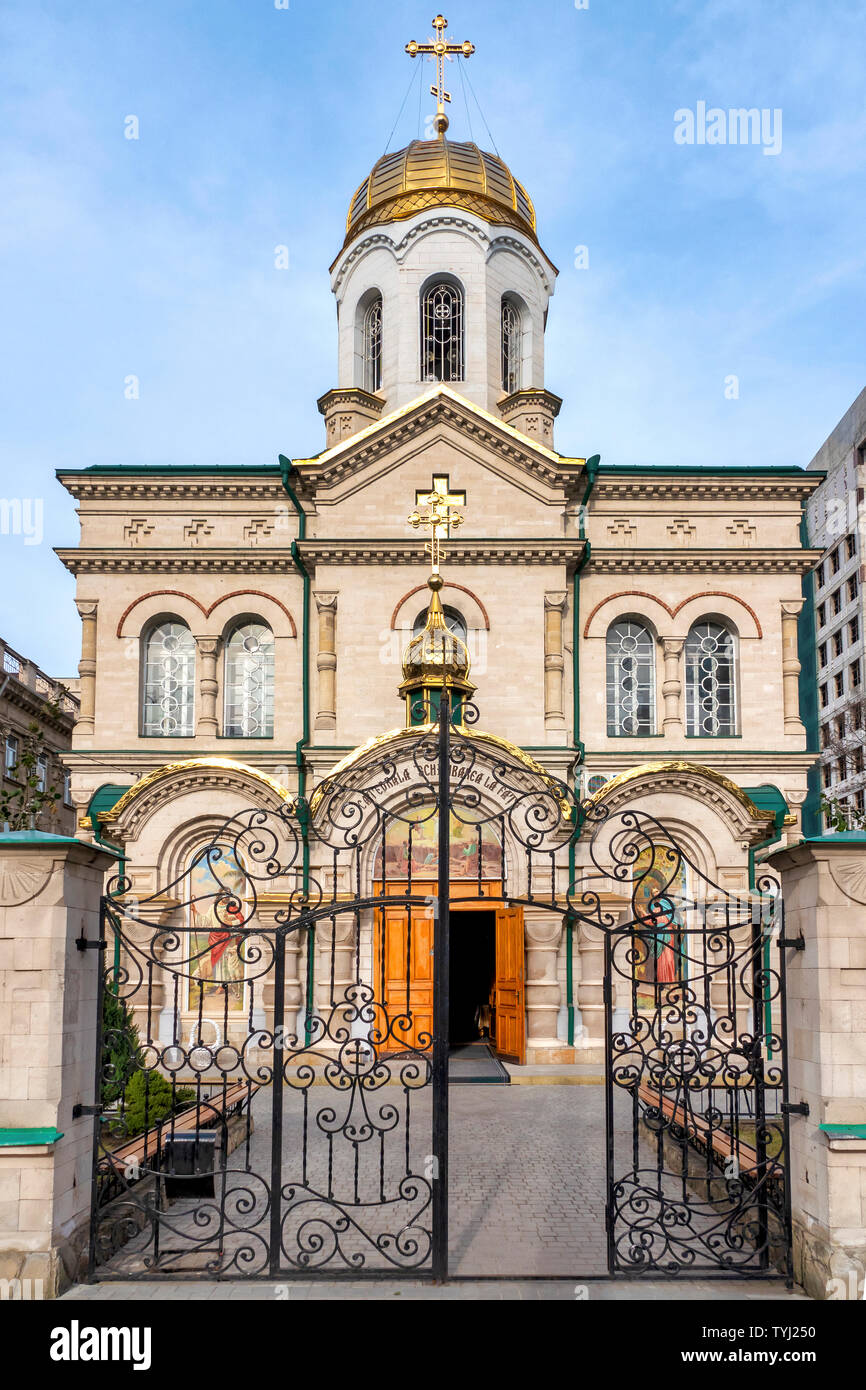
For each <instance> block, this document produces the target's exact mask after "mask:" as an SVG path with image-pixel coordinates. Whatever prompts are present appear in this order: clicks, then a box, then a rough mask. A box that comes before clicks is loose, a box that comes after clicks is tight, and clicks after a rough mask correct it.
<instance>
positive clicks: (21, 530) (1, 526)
mask: <svg viewBox="0 0 866 1390" xmlns="http://www.w3.org/2000/svg"><path fill="white" fill-rule="evenodd" d="M42 518H43V502H42V498H41V497H0V536H23V537H24V544H25V545H41V544H42V536H43V529H42Z"/></svg>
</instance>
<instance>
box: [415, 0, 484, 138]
mask: <svg viewBox="0 0 866 1390" xmlns="http://www.w3.org/2000/svg"><path fill="white" fill-rule="evenodd" d="M433 28H434V29H435V31H436V32H435V33H434V35H433V38H432V39H431V40H430V42H429V43H418V42H416V40H415V39H412V40H411V42H410V43H407V45H406V52H407V53H408V54H409V57H410V58H417V57H418V56H419V54H421V55H422V56H427V57H430V58H435V59H436V82H435V84H434V85H433V86H432V87H431V88H430V91H431V92H432V94H433V96H434V97H435V98H436V134H437V135H438V136H439V139H440V140H442V139H444V137H445V132H446V130H447V129H448V117H447V116H446V115H445V103H446V101H450V100H451V93H450V92H446V90H445V60H446V58H447V59H448V61H449V62H450V61H451V58H452V55H453V54H455V53H456V54H459V55H460V56H461V57H463V58H471V57H472V54H473V53H474V52H475V45H474V43H470V42H469V40H468V39H464V41H463V43H448V41H447V39H446V38H445V30H446V29H447V28H448V20H447V19H446V18H445V16H444V15H441V14H437V16H436V18H435V19H434V21H433Z"/></svg>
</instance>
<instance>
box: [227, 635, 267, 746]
mask: <svg viewBox="0 0 866 1390" xmlns="http://www.w3.org/2000/svg"><path fill="white" fill-rule="evenodd" d="M223 685H224V691H225V702H224V703H225V717H224V720H223V733H224V734H225V735H226V736H227V737H229V738H273V736H274V634H273V633H272V632H271V629H270V628H269V627H268V626H267V624H266V623H262V622H258V621H256V620H254V619H249V620H246V621H244V622H243V623H239V624H238V626H237V627H236V628H234V630H233V631H232V633H231V635H230V636H229V639H228V641H227V642H226V649H225V679H224V682H223Z"/></svg>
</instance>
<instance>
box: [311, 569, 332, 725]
mask: <svg viewBox="0 0 866 1390" xmlns="http://www.w3.org/2000/svg"><path fill="white" fill-rule="evenodd" d="M315 597H316V607H317V609H318V610H319V650H318V655H317V657H316V668H317V670H318V672H319V708H318V712H317V714H316V728H317V729H336V727H337V595H336V594H316V596H315Z"/></svg>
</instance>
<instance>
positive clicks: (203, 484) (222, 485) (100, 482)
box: [57, 466, 286, 509]
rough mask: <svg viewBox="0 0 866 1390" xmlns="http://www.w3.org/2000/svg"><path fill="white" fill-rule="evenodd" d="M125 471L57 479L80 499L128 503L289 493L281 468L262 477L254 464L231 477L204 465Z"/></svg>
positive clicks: (250, 499) (247, 500) (244, 499)
mask: <svg viewBox="0 0 866 1390" xmlns="http://www.w3.org/2000/svg"><path fill="white" fill-rule="evenodd" d="M126 473H127V474H128V476H121V475H120V474H119V473H92V474H90V473H88V474H83V473H64V472H58V474H57V479H58V481H59V482H60V483H62V485H63V486H64V487H65V488H66V491H67V492H69V493H71V494H72V496H73V497H74V498H76V500H77V501H79V502H89V501H100V502H106V501H117V502H125V503H130V504H131V503H133V502H144V501H154V502H156V501H158V502H165V501H168V500H169V499H171V500H177V501H181V500H182V501H192V502H195V503H196V504H197V507H198V508H199V509H201V506H202V503H203V502H205V501H206V500H217V499H228V500H231V501H236V502H239V503H243V504H244V506H249V505H250V504H253V505H254V504H255V503H257V502H258V503H263V502H267V503H273V502H279V503H282V504H283V505H285V503H286V494H285V491H284V489H283V485H282V482H281V481H280V476H279V472H278V471H276V470H275V475H272V476H267V477H263V476H262V474H261V473H260V472H258V471H257V470H256V469H253V468H251V469H250V470H249V473H248V474H245V473H244V472H243V471H242V470H239V471H238V472H237V473H235V474H232V476H231V477H228V478H227V477H220V476H219V475H218V474H215V473H209V472H208V470H207V468H202V469H200V470H199V472H198V473H197V474H195V475H193V474H192V473H189V474H181V475H179V476H178V475H175V474H164V473H163V474H160V473H149V472H148V470H147V469H141V470H140V471H139V470H138V469H136V468H134V467H132V466H130V467H129V468H128V469H127V470H126Z"/></svg>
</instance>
